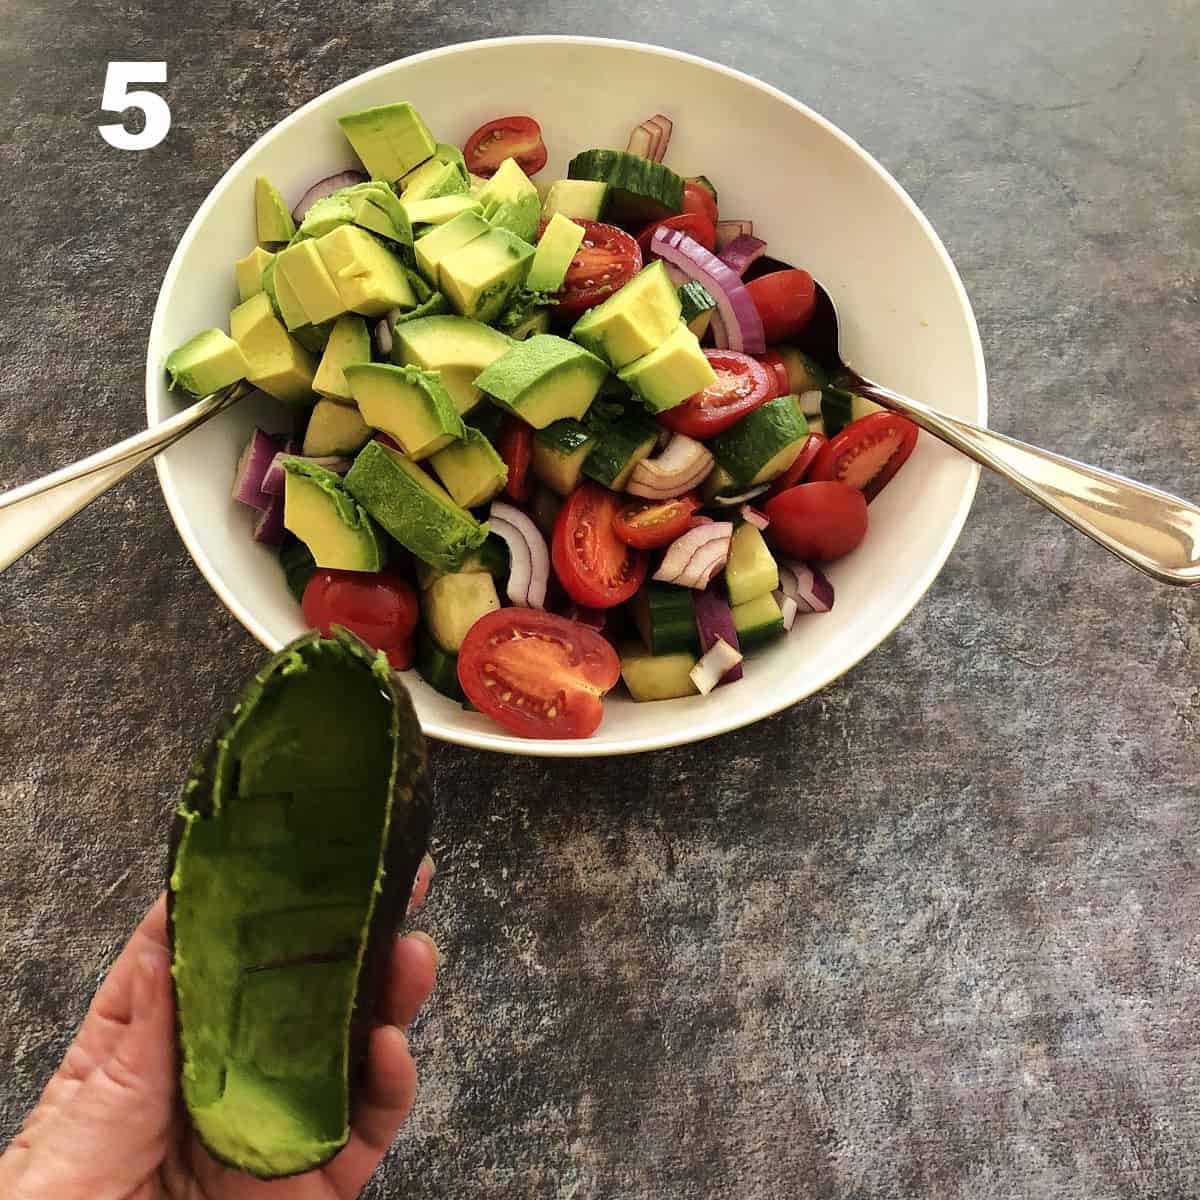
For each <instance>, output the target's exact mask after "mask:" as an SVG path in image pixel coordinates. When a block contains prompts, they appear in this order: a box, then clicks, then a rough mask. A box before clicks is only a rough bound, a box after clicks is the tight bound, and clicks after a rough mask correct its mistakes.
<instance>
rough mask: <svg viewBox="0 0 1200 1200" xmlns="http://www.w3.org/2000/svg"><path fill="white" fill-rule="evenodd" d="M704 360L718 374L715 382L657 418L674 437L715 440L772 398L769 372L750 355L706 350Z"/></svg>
mask: <svg viewBox="0 0 1200 1200" xmlns="http://www.w3.org/2000/svg"><path fill="white" fill-rule="evenodd" d="M704 357H705V358H707V359H708V361H709V362H710V363H711V364H712V368H713V370H714V371H715V372H716V373H717V379H716V382H715V383H713V384H711V385H710V386H709V387H706V388H705V389H704V391H702V392H697V393H696V394H695V395H694V396H689V397H688V398H687V399H686V400H685V401H684V402H683V403H682V404H679V405H677V406H676V407H675V408H669V409H667V411H666V412H664V413H659V415H658V420H659V423H660V424H662V425H664V426H665V427H666V428H667V429H669V430H671V431H672V432H673V433H682V434H684V435H686V436H687V437H692V438H698V439H701V440H703V439H704V438H710V437H716V435H717V434H718V433H720V432H721V430H722V429H728V428H729V426H730V425H732V424H733V423H734V422H735V421H739V420H741V418H742V417H744V416H745V415H746V414H747V413H748V412H753V410H754V409H756V408H757V407H758V406H759V405H760V404H765V403H766V402H767V401H768V400H770V399H771V396H772V395H773V394H774V392H773V383H772V378H773V377H772V375H771V372H770V371H768V370H767V368H766V367H764V366H763V365H762V363H760V362H759V361H758V360H757V359H754V358H751V357H750V355H748V354H742V353H741V352H740V351H738V350H705V351H704Z"/></svg>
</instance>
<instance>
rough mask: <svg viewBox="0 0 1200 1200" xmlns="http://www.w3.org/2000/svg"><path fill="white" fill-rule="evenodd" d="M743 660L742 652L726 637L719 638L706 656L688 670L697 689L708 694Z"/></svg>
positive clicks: (703, 693) (701, 693)
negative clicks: (726, 639)
mask: <svg viewBox="0 0 1200 1200" xmlns="http://www.w3.org/2000/svg"><path fill="white" fill-rule="evenodd" d="M741 661H742V655H741V652H740V651H738V650H735V649H734V648H733V647H732V646H731V645H730V644H729V643H728V642H727V641H725V639H724V638H717V640H716V641H715V642H713V644H712V647H711V648H710V649H709V650H707V651H706V652H705V654H704V657H703V658H702V659H701V660H700V661H699V662H698V663H697V664H696V665H695V666H694V667H693V668H692V669H691V670H690V671H689V672H688V676H689V678H690V679H691V681H692V682H693V683H694V684H695V685H696V691H698V692H699V693H700V695H702V696H707V695H708V693H709V692H711V691H712V690H713V688H715V687H716V686H717V684H718V683H720V682H721V681H722V680H723V679H724V678H725V676H726V675H727V674H728V673H729V672H730V671H732V670H733V668H734V667H736V666H738V664H739V663H741Z"/></svg>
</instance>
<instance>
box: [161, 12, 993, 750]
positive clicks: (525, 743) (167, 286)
mask: <svg viewBox="0 0 1200 1200" xmlns="http://www.w3.org/2000/svg"><path fill="white" fill-rule="evenodd" d="M511 45H524V46H529V45H594V46H606V47H609V48H613V49H618V50H623V51H626V52H628V53H633V54H644V55H649V56H651V57H661V58H671V59H676V60H678V61H681V62H685V63H689V64H692V65H695V66H700V67H704V68H706V69H708V70H711V71H716V72H719V73H720V74H722V75H726V76H728V77H730V78H732V79H734V80H736V81H738V82H739V83H741V84H744V85H745V86H748V87H752V88H756V89H758V90H759V91H761V92H765V93H766V94H767V95H769V96H771V97H773V98H774V99H776V100H780V101H782V102H783V103H785V104H787V105H788V106H789V107H791V108H793V109H795V110H796V111H797V112H799V113H800V114H802V115H803V116H804V117H806V118H807V119H808V120H810V121H813V122H815V123H816V124H817V125H819V126H820V127H821V128H822V129H824V130H825V132H827V133H829V134H831V135H832V136H833V137H834V138H836V139H837V140H838V141H840V142H841V143H843V144H844V145H845V146H847V147H848V148H849V149H850V150H851V151H852V152H853V153H854V154H856V155H857V156H858V157H859V158H860V159H862V160H863V161H864V162H865V163H866V165H867V166H868V167H869V168H870V169H871V170H873V171H874V172H875V173H876V174H877V175H878V176H879V177H880V178H881V179H882V180H883V182H884V183H885V184H886V185H887V186H888V187H889V188H890V189H891V190H892V192H893V193H894V194H895V195H896V197H897V199H899V201H900V203H901V204H902V205H903V206H904V207H905V208H907V209H908V211H909V212H910V214H911V215H912V216H913V217H915V218H916V220H917V222H918V224H919V225H920V227H921V229H922V231H923V232H924V233H925V235H926V237H928V239H929V241H930V243H931V244H932V246H933V248H934V251H935V253H936V254H937V256H938V258H939V259H940V260H941V263H942V266H943V267H944V268H945V269H946V271H947V272H948V275H949V278H950V280H951V284H952V286H953V289H954V292H955V296H956V299H957V300H958V303H959V305H960V307H961V309H962V311H963V315H964V316H965V317H966V321H967V328H968V332H969V335H970V339H971V352H972V356H973V358H974V366H975V370H976V374H977V378H978V380H979V386H978V389H977V393H976V396H975V404H976V409H977V411H976V420H977V421H978V422H979V424H981V425H985V424H986V423H987V410H988V392H987V369H986V365H985V363H984V357H983V345H982V342H981V340H980V336H979V328H978V325H977V323H976V321H975V313H974V310H973V308H972V307H971V301H970V299H969V297H968V296H967V291H966V288H965V287H964V285H963V282H962V278H961V277H960V276H959V273H958V269H957V267H955V265H954V261H953V259H951V257H950V254H949V252H948V251H947V250H946V247H945V246H944V245H943V243H942V239H941V238H940V237H939V236H938V234H937V231H936V230H935V229H934V228H933V225H932V224H931V223H930V221H929V219H928V217H926V216H925V214H924V213H923V212H922V211H921V209H920V208H919V207H918V205H917V204H916V202H915V201H914V200H913V199H912V197H911V196H910V195H909V194H908V192H906V191H905V190H904V188H903V187H902V186H901V185H900V183H899V182H898V181H897V180H896V179H895V178H894V177H893V176H892V174H891V173H890V172H889V171H888V170H887V169H886V168H885V167H884V166H883V165H882V164H881V163H880V162H878V161H877V160H876V159H875V157H874V156H873V155H872V154H871V153H870V152H869V151H867V150H866V149H864V148H863V147H862V146H861V145H860V144H859V143H858V142H857V141H855V140H854V138H852V137H851V136H850V135H849V134H847V133H845V132H844V131H843V130H841V129H839V128H838V126H836V125H835V124H833V122H832V121H830V120H829V119H828V118H826V117H823V116H822V115H821V114H820V113H818V112H816V111H815V110H814V109H812V108H810V107H809V106H808V105H807V104H805V103H804V102H803V101H801V100H797V99H796V98H795V97H794V96H790V95H788V94H787V93H786V92H784V91H782V90H781V89H780V88H777V87H775V86H774V85H772V84H769V83H766V82H764V81H763V80H761V79H756V78H755V77H754V76H752V75H748V74H746V72H744V71H740V70H738V69H736V68H734V67H729V66H726V65H724V64H723V63H719V62H714V61H713V60H712V59H708V58H704V57H702V56H700V55H697V54H690V53H688V52H687V51H683V50H675V49H672V48H670V47H667V46H659V45H656V44H654V43H650V42H637V41H631V40H629V39H625V38H603V37H587V36H583V35H579V36H577V35H573V34H527V35H524V34H523V35H518V36H512V37H498V38H478V39H475V40H473V41H469V42H455V43H452V44H451V45H448V46H438V47H435V48H433V49H430V50H424V51H421V52H420V53H418V54H411V55H407V56H405V57H403V58H399V59H393V60H392V61H391V62H387V63H383V64H381V65H380V66H377V67H372V68H371V69H370V70H368V71H363V72H360V73H359V74H357V75H354V76H352V77H351V78H349V79H346V80H343V81H342V82H341V83H339V84H335V85H334V86H333V87H331V88H328V89H326V90H325V91H323V92H321V93H319V94H318V95H316V96H314V97H313V98H312V99H311V100H308V101H307V102H306V103H304V104H303V105H301V106H300V107H299V108H297V109H295V110H294V111H292V112H290V113H289V114H288V115H287V116H285V117H284V118H282V119H281V120H280V121H277V122H276V123H275V124H274V125H272V126H271V128H270V129H268V130H267V131H266V132H265V133H264V134H262V135H261V136H260V137H258V138H256V139H255V140H254V142H252V143H251V144H250V146H248V147H247V148H246V149H245V150H244V151H243V152H242V153H241V154H240V155H238V157H237V158H236V159H235V160H234V162H233V163H232V164H230V166H229V167H228V168H227V169H226V170H225V172H224V173H223V174H222V175H221V177H220V179H218V180H217V182H216V183H215V184H214V185H213V186H212V188H211V189H210V190H209V192H208V195H207V196H205V198H204V200H203V201H202V202H201V204H200V207H199V208H197V209H196V212H195V214H194V215H193V216H192V219H191V221H189V222H188V225H187V228H186V229H185V230H184V232H183V234H182V236H181V237H180V239H179V243H178V245H177V246H176V248H175V253H174V254H173V255H172V257H171V261H170V263H169V264H168V266H167V270H166V273H165V274H164V275H163V280H162V284H161V285H160V287H159V292H158V297H157V300H156V302H155V305H154V316H153V319H152V321H151V325H150V334H149V337H148V340H147V352H146V377H145V389H146V418H147V421H148V423H149V424H150V425H154V424H156V423H158V422H159V421H161V420H165V419H166V418H167V416H169V415H170V414H169V413H165V412H161V411H160V409H159V406H158V404H157V402H156V399H155V397H156V393H158V392H159V391H160V377H161V367H160V364H159V362H158V356H157V355H156V354H155V347H156V346H157V345H158V343H159V341H160V340H161V336H162V326H163V323H164V321H165V319H166V307H167V305H166V298H167V296H168V295H169V294H171V293H173V292H174V290H175V283H176V277H177V276H178V274H179V272H180V270H181V267H182V260H183V257H184V253H185V250H186V248H187V246H188V245H189V243H190V242H191V240H192V238H193V237H194V236H195V235H196V233H197V231H198V230H199V229H200V228H201V227H202V226H203V225H204V223H205V221H206V220H207V219H208V215H209V213H210V211H211V210H212V209H213V208H214V207H215V205H216V203H217V201H218V199H219V198H220V197H221V195H222V194H223V193H224V191H225V189H226V188H227V187H228V186H230V183H231V180H232V177H233V176H234V175H235V174H236V173H237V172H238V171H239V169H240V168H241V166H242V164H243V163H245V162H246V161H247V160H249V159H251V158H252V157H254V156H255V155H256V154H257V153H258V152H259V151H260V149H261V148H262V147H263V145H264V144H265V143H267V142H269V141H271V140H273V139H274V138H276V137H280V136H282V135H283V133H284V131H286V130H287V129H289V128H290V127H291V126H292V125H294V124H297V123H299V122H301V121H303V120H304V119H305V117H306V115H307V114H308V112H309V110H310V109H313V108H315V107H317V106H318V105H321V104H324V103H325V102H327V101H328V100H329V98H330V97H332V96H336V95H338V94H340V93H342V92H347V91H350V90H351V89H352V88H356V87H357V86H359V85H360V84H362V83H363V82H364V81H365V80H368V79H373V78H376V77H377V76H381V75H385V74H387V73H388V72H390V71H393V70H395V68H396V67H398V66H399V65H400V64H402V63H405V64H407V63H416V62H428V61H430V60H435V59H438V58H442V57H449V56H451V55H454V54H459V53H462V52H464V51H467V50H478V49H482V48H485V47H491V46H511ZM154 467H155V470H156V472H157V473H158V481H159V486H160V487H161V488H162V492H163V498H164V499H165V500H166V504H167V509H168V511H169V512H170V514H171V519H172V520H173V521H174V523H175V528H176V529H177V530H178V532H179V536H180V538H181V539H182V541H183V544H184V546H185V547H186V548H187V551H188V553H189V554H190V555H191V557H192V560H193V562H195V564H196V565H197V566H198V567H199V568H200V572H201V574H202V575H203V576H204V578H205V579H206V580H207V581H208V584H209V586H210V587H211V588H212V589H213V591H214V592H215V593H216V594H217V597H218V599H219V600H220V601H221V603H222V604H224V605H225V607H226V609H228V611H229V612H230V613H231V614H232V615H233V616H234V617H236V618H237V620H238V621H239V622H240V623H241V625H242V627H243V628H244V629H246V630H247V632H249V633H250V634H251V635H252V636H253V637H254V638H255V639H256V640H257V641H258V642H260V643H261V644H262V645H264V646H266V647H267V649H268V650H270V651H272V652H275V651H277V650H279V649H280V648H281V647H282V645H283V643H281V642H279V641H278V639H276V638H275V637H274V636H272V635H271V634H269V633H268V632H267V630H266V628H265V627H264V626H263V625H262V624H261V622H260V621H259V620H258V618H257V617H256V616H255V615H254V613H253V612H252V611H251V610H250V609H249V608H248V607H247V606H246V605H245V604H243V603H242V602H241V601H240V600H239V599H238V598H237V597H236V596H235V595H234V594H233V593H232V592H231V591H230V589H229V588H227V587H226V585H225V581H224V579H223V578H222V576H221V575H220V573H219V572H218V571H217V570H216V568H215V567H214V566H213V564H212V562H211V561H210V560H209V558H208V556H207V555H206V554H205V552H204V550H203V548H202V546H201V544H200V540H199V537H198V535H197V534H196V532H195V528H194V525H193V522H192V518H191V515H190V514H189V512H188V510H187V509H186V507H185V506H184V504H183V503H182V501H181V499H180V497H179V494H178V492H177V491H176V488H175V481H174V478H173V476H172V472H171V464H170V462H169V461H168V459H167V458H166V457H165V456H162V455H159V456H158V457H157V458H156V459H155V460H154ZM980 470H981V469H980V467H979V466H978V465H977V464H971V469H970V472H969V474H968V477H967V480H966V483H965V485H964V487H963V489H962V495H961V496H960V498H959V502H958V507H957V509H956V510H955V511H954V513H953V514H952V517H951V519H950V521H949V524H948V525H947V527H946V533H945V535H944V537H943V538H942V541H941V544H940V545H939V546H938V549H937V552H936V553H935V554H934V555H932V556H931V558H930V559H929V561H928V563H927V564H926V567H925V570H924V571H923V572H922V574H921V575H920V576H919V577H918V578H917V580H916V581H915V583H914V584H913V586H912V588H911V589H910V592H909V596H908V599H907V602H906V603H905V604H902V605H901V606H900V608H899V609H898V610H897V613H896V616H895V619H894V620H892V621H890V622H889V623H886V624H885V625H884V626H882V627H880V628H879V630H878V637H875V636H872V639H871V640H870V643H869V644H868V645H867V646H866V648H865V649H863V650H862V651H861V652H860V653H857V654H855V655H854V657H852V658H851V659H850V660H849V661H847V662H846V663H845V664H844V665H841V666H840V667H838V668H836V669H833V670H830V671H828V672H826V673H825V674H823V675H822V676H820V677H818V678H817V679H816V680H814V681H812V683H811V685H810V686H806V687H805V689H804V690H803V691H802V692H801V694H799V695H790V694H787V693H784V698H783V699H779V698H778V695H776V696H771V697H767V698H765V699H764V700H763V701H762V703H761V704H755V705H751V706H747V707H746V708H745V709H742V710H740V711H738V712H736V713H733V714H731V715H729V716H728V717H726V718H724V719H719V720H716V721H710V722H708V723H702V722H697V723H691V722H689V723H687V724H686V725H684V724H681V725H680V726H679V731H678V736H674V735H668V736H665V737H664V736H662V735H647V736H641V737H639V736H636V735H635V736H633V737H626V738H623V739H621V741H620V742H619V743H617V744H616V745H614V744H611V743H607V744H605V743H598V742H595V741H593V740H591V739H580V740H570V741H551V740H548V739H541V740H535V739H527V738H519V737H514V736H512V735H510V734H506V733H503V732H502V731H500V730H499V729H497V730H496V731H495V732H491V731H490V730H475V729H462V728H459V727H457V726H455V725H449V724H444V723H443V722H442V721H440V720H438V719H436V718H432V719H431V718H426V717H422V719H421V726H422V729H423V730H424V732H425V734H426V736H427V737H432V738H436V739H437V740H439V741H443V742H450V743H453V744H455V745H459V746H465V747H468V748H470V749H474V750H490V751H493V752H497V753H507V754H518V755H527V756H530V757H539V758H599V757H609V756H611V755H618V754H640V753H646V752H649V751H651V750H665V749H669V748H671V747H674V746H681V745H688V744H690V743H693V742H699V741H704V740H706V739H708V738H711V737H716V736H718V735H720V734H723V733H730V732H733V731H734V730H736V729H741V728H744V727H745V726H747V725H752V724H754V723H755V722H757V721H761V720H764V719H765V718H767V717H771V716H774V715H775V714H776V713H779V712H782V711H783V709H785V708H790V707H792V706H793V705H795V704H799V703H800V702H801V701H802V700H806V699H808V697H809V696H812V695H814V694H816V693H817V692H819V691H821V690H822V689H824V688H826V687H828V686H829V684H831V683H832V682H834V680H836V679H839V678H840V677H841V676H842V675H844V674H846V673H847V672H849V671H851V670H853V668H854V667H856V666H857V665H858V664H859V663H860V662H861V661H862V660H863V659H864V658H866V656H867V655H868V654H870V653H871V652H872V651H873V650H875V649H877V648H878V647H879V646H880V645H882V644H883V642H885V641H886V640H887V639H888V638H889V637H890V636H891V635H892V634H893V633H894V632H895V630H896V629H897V627H898V626H899V625H900V623H901V622H902V621H904V620H905V619H906V618H907V617H908V616H909V614H910V613H911V612H912V611H913V609H914V608H916V606H917V605H918V604H919V603H920V601H921V599H922V598H923V597H924V595H925V593H926V592H927V591H928V590H929V588H930V586H931V585H932V583H933V581H934V580H935V579H936V578H937V576H938V575H939V574H940V573H941V570H942V568H943V567H944V566H945V564H946V560H947V559H948V558H949V557H950V552H951V551H952V550H953V549H954V546H955V545H956V544H957V542H958V539H959V536H960V534H961V533H962V529H963V525H964V524H965V523H966V519H967V514H968V513H969V512H970V509H971V505H972V503H973V502H974V499H975V493H976V490H977V488H978V484H979V476H980Z"/></svg>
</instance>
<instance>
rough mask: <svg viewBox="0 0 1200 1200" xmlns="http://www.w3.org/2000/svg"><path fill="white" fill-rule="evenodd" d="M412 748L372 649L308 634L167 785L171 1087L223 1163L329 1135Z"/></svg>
mask: <svg viewBox="0 0 1200 1200" xmlns="http://www.w3.org/2000/svg"><path fill="white" fill-rule="evenodd" d="M422 746H423V743H422V741H421V735H420V730H419V727H418V725H417V723H416V718H415V716H414V714H413V711H412V708H411V705H410V703H409V702H408V699H407V696H406V695H405V694H404V692H403V688H402V685H400V684H399V682H398V681H397V680H396V678H395V677H394V676H393V675H391V674H390V672H389V671H388V669H387V665H386V663H385V662H384V660H383V657H382V655H378V656H376V655H374V653H373V652H372V651H369V650H367V649H366V648H365V647H363V646H362V645H361V643H358V642H356V641H355V640H354V639H352V638H350V637H349V636H348V635H345V634H342V633H341V631H337V636H336V637H335V638H334V639H332V640H323V639H320V638H319V637H318V636H317V635H316V634H310V635H307V636H306V637H304V638H301V639H299V640H298V641H297V642H294V643H293V644H292V645H291V646H289V647H287V648H286V649H285V650H284V651H282V652H281V653H280V654H279V655H277V656H276V657H275V658H273V659H272V660H271V662H270V663H269V664H268V666H267V667H265V668H264V669H263V671H261V672H260V673H259V674H258V675H257V676H256V677H255V679H254V681H253V683H252V684H251V685H250V687H249V688H248V689H247V691H246V693H245V695H244V696H243V697H242V699H241V702H240V703H239V704H238V705H237V707H236V708H235V709H234V710H233V713H232V717H231V721H230V724H229V726H228V727H227V729H226V730H225V732H224V733H223V734H221V735H220V736H218V738H217V739H216V741H215V742H214V743H213V744H212V745H211V746H210V748H209V750H208V753H207V755H206V757H205V758H204V759H203V760H202V762H201V764H200V765H199V766H198V767H197V768H196V770H195V771H194V772H193V776H192V778H191V779H190V781H189V783H188V785H187V786H186V787H185V789H184V795H183V799H182V802H181V804H180V807H179V811H178V818H179V820H178V826H177V833H176V837H177V842H176V849H175V854H174V858H173V862H172V869H171V879H170V887H171V933H172V942H173V965H172V972H173V975H174V978H175V989H176V998H177V1003H178V1019H179V1034H180V1044H181V1048H182V1086H183V1096H184V1101H185V1103H186V1106H187V1110H188V1113H189V1115H190V1117H191V1121H192V1125H193V1127H194V1128H195V1130H196V1132H197V1133H198V1135H199V1136H200V1138H201V1140H202V1141H203V1143H204V1144H205V1146H207V1147H208V1149H209V1150H210V1151H211V1152H212V1153H213V1154H214V1155H215V1156H216V1157H217V1158H219V1159H220V1160H222V1161H223V1162H226V1163H229V1164H232V1165H234V1166H237V1167H240V1168H242V1169H243V1170H246V1171H249V1172H251V1173H253V1174H255V1175H259V1176H263V1177H275V1176H282V1175H291V1174H295V1173H297V1172H301V1171H307V1170H310V1169H312V1168H313V1167H316V1166H319V1165H320V1164H321V1163H323V1162H326V1161H328V1159H329V1158H331V1157H332V1156H333V1155H334V1154H335V1153H336V1152H337V1151H338V1150H339V1149H340V1148H341V1147H342V1146H343V1145H345V1143H346V1140H347V1138H348V1134H349V1125H348V1122H349V1113H350V1105H351V1100H352V1091H353V1089H354V1087H355V1084H356V1076H357V1072H358V1068H359V1066H360V1063H359V1062H356V1059H358V1060H361V1058H362V1055H363V1053H364V1052H365V1039H366V1034H367V1033H368V1032H369V1025H370V1018H371V1014H372V1012H373V1011H374V1006H375V996H374V995H373V994H367V993H366V991H365V990H364V989H366V988H368V987H369V986H374V985H375V981H373V980H372V979H370V978H369V977H370V976H372V975H375V974H376V969H375V968H376V961H375V960H376V958H377V957H378V956H377V954H376V953H375V950H376V948H377V946H380V945H382V946H384V947H385V949H386V950H388V951H389V952H390V940H391V928H390V925H391V924H394V922H395V920H396V918H397V917H398V916H399V915H401V914H402V913H403V910H404V906H405V902H406V900H407V896H408V893H409V891H410V890H411V887H412V882H413V877H414V876H415V873H416V869H417V865H418V863H419V862H420V858H421V855H422V853H423V852H424V846H425V839H426V836H427V832H428V806H427V801H426V800H425V791H424V781H423V748H422ZM381 921H385V922H387V923H388V924H389V928H388V929H387V930H386V931H385V932H386V936H384V937H380V933H379V929H378V926H379V924H380V922H381Z"/></svg>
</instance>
